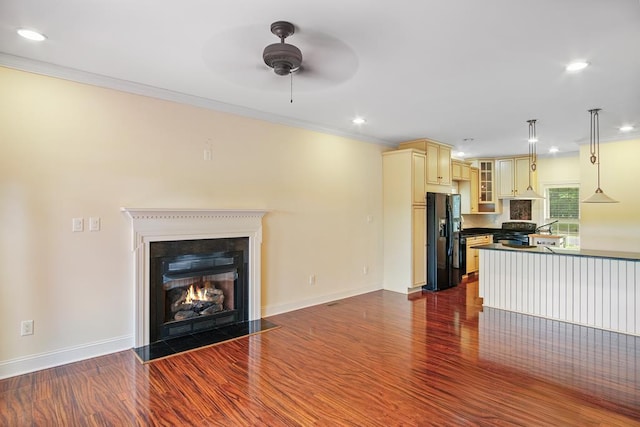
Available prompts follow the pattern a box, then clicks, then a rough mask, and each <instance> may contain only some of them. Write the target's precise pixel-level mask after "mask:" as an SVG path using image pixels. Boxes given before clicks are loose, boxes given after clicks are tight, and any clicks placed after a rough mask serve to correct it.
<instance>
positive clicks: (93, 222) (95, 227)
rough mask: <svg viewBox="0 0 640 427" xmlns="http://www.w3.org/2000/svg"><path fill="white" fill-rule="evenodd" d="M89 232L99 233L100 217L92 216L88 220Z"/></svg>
mask: <svg viewBox="0 0 640 427" xmlns="http://www.w3.org/2000/svg"><path fill="white" fill-rule="evenodd" d="M89 231H100V217H99V216H92V217H91V218H89Z"/></svg>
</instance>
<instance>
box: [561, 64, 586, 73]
mask: <svg viewBox="0 0 640 427" xmlns="http://www.w3.org/2000/svg"><path fill="white" fill-rule="evenodd" d="M588 66H589V63H588V62H587V61H575V62H572V63H571V64H569V65H567V66H566V67H565V70H567V71H569V72H575V71H580V70H584V69H585V68H587V67H588Z"/></svg>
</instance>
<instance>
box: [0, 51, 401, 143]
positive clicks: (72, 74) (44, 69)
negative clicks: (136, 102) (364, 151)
mask: <svg viewBox="0 0 640 427" xmlns="http://www.w3.org/2000/svg"><path fill="white" fill-rule="evenodd" d="M0 65H1V66H4V67H7V68H13V69H16V70H20V71H26V72H30V73H35V74H41V75H44V76H48V77H55V78H59V79H63V80H69V81H73V82H77V83H85V84H89V85H93V86H98V87H103V88H107V89H114V90H118V91H121V92H127V93H132V94H135V95H142V96H148V97H150V98H156V99H162V100H164V101H171V102H177V103H179V104H186V105H192V106H195V107H200V108H205V109H207V110H213V111H218V112H223V113H229V114H235V115H238V116H242V117H247V118H251V119H256V120H262V121H265V122H269V123H275V124H280V125H284V126H290V127H295V128H299V129H305V130H310V131H314V132H320V133H325V134H329V135H334V136H340V137H344V138H349V139H355V140H358V141H363V142H369V143H372V144H378V145H384V146H388V147H395V144H394V143H392V142H390V141H385V140H382V139H379V138H374V137H370V136H366V135H361V134H356V133H351V132H346V131H343V130H340V129H332V128H329V127H325V126H320V125H317V124H314V123H310V122H307V121H304V120H296V119H292V118H289V117H284V116H280V115H277V114H271V113H267V112H264V111H259V110H254V109H251V108H247V107H241V106H238V105H233V104H228V103H225V102H221V101H216V100H214V99H209V98H203V97H200V96H195V95H189V94H185V93H181V92H174V91H171V90H167V89H162V88H158V87H155V86H149V85H145V84H142V83H136V82H131V81H128V80H121V79H116V78H113V77H108V76H104V75H102V74H96V73H91V72H88V71H82V70H76V69H73V68H68V67H63V66H60V65H56V64H52V63H49V62H43V61H36V60H33V59H29V58H24V57H21V56H15V55H9V54H6V53H0Z"/></svg>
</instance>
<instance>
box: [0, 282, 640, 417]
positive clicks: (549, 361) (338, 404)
mask: <svg viewBox="0 0 640 427" xmlns="http://www.w3.org/2000/svg"><path fill="white" fill-rule="evenodd" d="M476 293H477V283H476V282H470V283H468V284H463V285H461V286H458V287H457V288H454V289H450V290H447V291H442V292H439V293H429V294H422V295H418V296H415V295H414V296H412V297H411V298H407V296H405V295H401V294H397V293H393V292H388V291H377V292H372V293H369V294H366V295H361V296H357V297H353V298H348V299H344V300H340V301H337V302H335V303H330V304H326V305H320V306H315V307H311V308H307V309H303V310H298V311H294V312H290V313H286V314H282V315H278V316H273V317H270V318H269V320H270V321H272V322H273V323H276V324H277V325H279V326H280V327H279V328H277V329H273V330H270V331H268V332H264V333H262V334H258V335H253V336H250V337H247V338H242V339H238V340H235V341H231V342H228V343H224V344H221V345H218V346H214V347H209V348H204V349H201V350H197V351H192V352H190V353H184V354H180V355H176V356H173V357H170V358H167V359H162V360H157V361H154V362H151V363H148V364H146V365H143V364H141V363H140V362H139V361H138V360H137V359H136V356H135V355H134V353H133V351H125V352H120V353H116V354H112V355H108V356H104V357H99V358H95V359H90V360H86V361H82V362H78V363H72V364H69V365H65V366H60V367H57V368H53V369H47V370H43V371H39V372H35V373H32V374H27V375H22V376H18V377H13V378H9V379H5V380H2V381H0V425H2V426H5V425H6V426H23V425H26V426H28V425H56V426H107V425H109V426H129V425H145V426H146V425H171V426H176V425H194V426H196V425H197V426H218V425H219V426H235V425H239V426H242V425H252V426H253V425H267V426H281V425H282V426H297V425H303V426H306V425H326V426H397V425H406V426H412V425H416V426H418V425H487V426H489V425H535V426H541V425H545V426H546V425H561V426H569V425H577V426H585V425H607V426H616V425H619V426H630V425H640V392H639V391H638V390H639V389H640V366H639V364H638V362H637V360H636V356H637V354H638V350H639V349H640V338H637V337H632V336H627V335H620V334H613V333H607V332H603V331H597V330H594V329H589V328H584V327H579V326H574V325H568V324H563V323H560V322H555V321H548V320H544V319H539V318H532V317H529V316H522V315H517V314H514V313H509V312H504V311H499V310H491V309H485V310H484V311H483V312H481V308H480V307H479V306H477V305H476V304H474V300H475V295H476ZM467 301H469V303H467Z"/></svg>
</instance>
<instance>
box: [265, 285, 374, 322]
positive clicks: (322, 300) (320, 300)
mask: <svg viewBox="0 0 640 427" xmlns="http://www.w3.org/2000/svg"><path fill="white" fill-rule="evenodd" d="M379 290H382V284H378V285H371V286H367V287H364V288H358V289H352V290H349V291H344V292H336V293H333V294H327V295H321V296H318V297H314V298H309V299H305V300H302V301H294V302H291V303H288V304H280V305H272V306H269V305H267V306H263V307H262V316H263V317H269V316H275V315H276V314H282V313H287V312H289V311H293V310H300V309H301V308H306V307H311V306H314V305H319V304H326V303H328V302H332V301H337V300H341V299H344V298H349V297H354V296H356V295H362V294H366V293H369V292H374V291H379Z"/></svg>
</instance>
